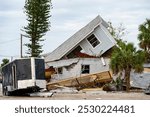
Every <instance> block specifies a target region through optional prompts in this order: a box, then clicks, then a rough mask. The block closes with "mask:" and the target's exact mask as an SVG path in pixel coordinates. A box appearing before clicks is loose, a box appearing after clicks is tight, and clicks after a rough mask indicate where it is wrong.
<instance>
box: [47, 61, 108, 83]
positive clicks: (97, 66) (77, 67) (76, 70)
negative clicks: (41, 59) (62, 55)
mask: <svg viewBox="0 0 150 117" xmlns="http://www.w3.org/2000/svg"><path fill="white" fill-rule="evenodd" d="M75 59H79V58H75ZM68 61H70V59H68ZM104 61H105V62H106V65H105V66H104V65H103V63H102V61H101V58H80V59H79V61H78V63H76V64H74V65H73V66H72V68H70V69H66V67H63V74H55V75H53V77H52V81H55V80H58V79H66V78H70V77H79V76H80V75H81V65H90V74H93V73H98V72H103V71H108V70H109V59H108V58H105V59H104ZM59 62H60V61H59ZM49 65H50V63H49Z"/></svg>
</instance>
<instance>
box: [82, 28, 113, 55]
mask: <svg viewBox="0 0 150 117" xmlns="http://www.w3.org/2000/svg"><path fill="white" fill-rule="evenodd" d="M104 28H105V27H102V25H101V26H98V27H97V28H96V29H95V30H94V31H93V32H92V34H94V35H95V37H96V38H97V39H98V40H99V41H100V44H99V45H97V46H96V47H95V48H93V47H92V45H91V44H90V43H89V42H88V40H87V39H84V40H83V41H82V42H80V43H79V45H80V46H81V47H82V48H83V50H84V51H85V52H86V53H87V54H89V55H95V56H100V55H101V54H103V53H104V52H106V51H107V50H109V49H110V48H111V47H112V46H114V45H115V44H116V42H115V41H112V40H111V39H110V38H111V36H110V35H108V34H107V32H106V30H107V29H106V30H103V29H104Z"/></svg>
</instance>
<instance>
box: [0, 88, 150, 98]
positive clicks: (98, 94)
mask: <svg viewBox="0 0 150 117" xmlns="http://www.w3.org/2000/svg"><path fill="white" fill-rule="evenodd" d="M43 94H44V93H43ZM0 100H150V95H146V94H144V93H143V92H129V93H127V92H105V91H101V90H95V89H94V90H87V91H80V92H74V93H71V92H69V93H67V92H66V93H65V92H59V93H54V94H53V95H52V96H51V97H49V96H45V95H44V96H32V97H29V96H28V97H27V96H26V97H25V96H23V97H21V96H2V92H1V88H0Z"/></svg>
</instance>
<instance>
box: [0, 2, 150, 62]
mask: <svg viewBox="0 0 150 117" xmlns="http://www.w3.org/2000/svg"><path fill="white" fill-rule="evenodd" d="M0 3H1V4H0V61H1V60H2V59H3V58H8V59H10V58H11V56H13V57H14V58H18V57H19V56H20V34H21V33H23V32H22V31H21V30H20V29H22V27H23V26H26V23H27V22H26V16H25V14H24V13H23V7H24V3H25V0H0ZM52 4H53V9H52V10H51V15H52V17H51V18H50V21H51V27H50V31H49V32H47V34H46V36H45V39H46V40H45V42H43V43H42V44H43V49H44V53H47V52H51V51H52V50H54V49H55V48H57V47H58V46H59V45H60V44H61V43H63V42H64V41H65V40H66V39H68V38H69V37H70V36H72V35H73V34H74V33H75V32H76V31H78V30H79V29H80V28H82V27H83V26H85V25H86V24H87V23H88V22H90V21H91V20H92V19H93V18H95V17H96V16H97V15H100V16H101V17H102V18H103V19H104V20H105V21H111V22H112V23H113V24H114V26H116V27H117V26H119V24H120V23H123V25H124V27H125V28H126V31H127V32H128V34H127V35H126V36H125V37H124V40H126V41H128V42H133V43H135V45H136V46H137V43H138V41H137V34H138V26H139V25H140V24H141V23H143V22H144V21H145V19H146V18H150V0H130V1H129V0H52ZM27 42H28V39H27V38H25V37H24V38H23V43H27ZM26 51H27V48H26V47H25V46H24V47H23V54H24V55H26V54H25V52H26Z"/></svg>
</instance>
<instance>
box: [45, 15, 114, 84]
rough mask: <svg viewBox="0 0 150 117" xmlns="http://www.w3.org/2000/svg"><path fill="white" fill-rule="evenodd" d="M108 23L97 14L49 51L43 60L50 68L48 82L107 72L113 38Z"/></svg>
mask: <svg viewBox="0 0 150 117" xmlns="http://www.w3.org/2000/svg"><path fill="white" fill-rule="evenodd" d="M107 28H108V24H107V22H105V21H104V20H103V19H102V18H101V17H100V16H97V17H96V18H95V19H93V20H92V21H91V22H90V23H88V24H87V25H86V26H85V27H83V28H82V29H80V30H79V31H78V32H76V33H75V34H74V35H73V36H71V37H70V38H69V39H68V40H67V41H65V42H64V43H63V44H61V45H60V46H59V47H58V48H56V49H55V50H54V51H53V52H51V53H48V54H46V56H45V63H46V66H47V69H49V71H51V73H52V74H51V79H50V82H56V81H60V80H65V79H68V78H77V77H81V76H84V75H87V74H96V73H103V72H107V71H109V59H110V58H109V55H110V52H111V49H112V47H113V46H115V45H116V41H115V40H114V38H113V37H112V36H111V34H110V33H109V31H108V30H107Z"/></svg>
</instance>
